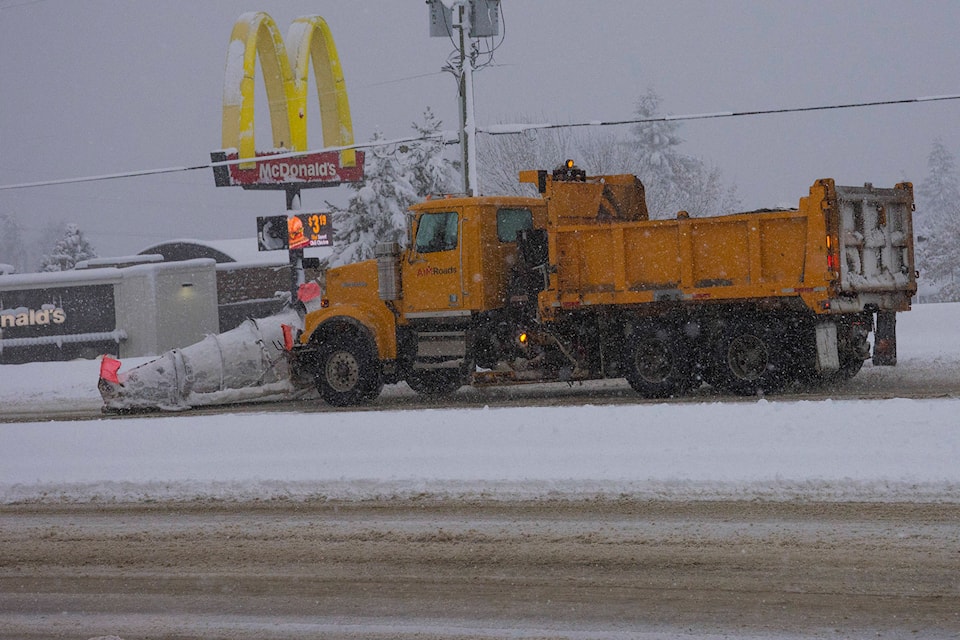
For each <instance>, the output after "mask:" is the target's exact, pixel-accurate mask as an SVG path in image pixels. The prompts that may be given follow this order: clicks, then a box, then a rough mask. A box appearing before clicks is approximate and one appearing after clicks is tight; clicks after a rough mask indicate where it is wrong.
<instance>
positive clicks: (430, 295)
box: [403, 210, 464, 313]
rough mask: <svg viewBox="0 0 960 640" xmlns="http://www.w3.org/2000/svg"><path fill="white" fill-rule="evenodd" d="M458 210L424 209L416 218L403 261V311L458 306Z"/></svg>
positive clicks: (460, 279) (460, 273)
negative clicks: (427, 210) (412, 234)
mask: <svg viewBox="0 0 960 640" xmlns="http://www.w3.org/2000/svg"><path fill="white" fill-rule="evenodd" d="M461 225H462V216H461V215H460V212H458V211H456V210H453V211H437V212H433V211H430V212H424V213H422V214H421V215H420V217H419V219H418V220H417V222H416V229H415V235H414V241H413V251H412V252H411V254H410V257H409V259H408V260H407V261H406V264H404V269H403V270H404V272H403V297H404V307H405V310H406V312H407V313H411V312H412V313H428V312H442V311H451V310H461V309H462V308H463V306H464V302H463V246H462V243H461V242H460V227H461Z"/></svg>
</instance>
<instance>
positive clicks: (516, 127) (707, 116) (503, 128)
mask: <svg viewBox="0 0 960 640" xmlns="http://www.w3.org/2000/svg"><path fill="white" fill-rule="evenodd" d="M944 100H960V94H954V95H943V96H925V97H922V98H904V99H902V100H876V101H873V102H851V103H847V104H832V105H821V106H816V107H785V108H780V109H755V110H752V111H717V112H713V113H694V114H689V115H679V116H653V117H647V118H631V119H628V120H591V121H587V122H570V123H565V124H546V123H543V124H500V125H491V126H486V127H482V128H480V127H478V128H477V130H478V131H480V132H482V133H486V134H489V135H492V136H502V135H512V134H517V133H523V132H524V131H530V130H541V129H561V128H572V127H608V126H618V125H625V124H643V123H647V122H677V121H683V120H711V119H716V118H739V117H744V116H763V115H771V114H781V113H804V112H809V111H830V110H835V109H857V108H863V107H880V106H889V105H895V104H911V103H916V102H937V101H944Z"/></svg>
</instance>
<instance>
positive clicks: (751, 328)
mask: <svg viewBox="0 0 960 640" xmlns="http://www.w3.org/2000/svg"><path fill="white" fill-rule="evenodd" d="M713 360H714V362H713V366H712V367H711V370H712V373H713V375H712V376H711V383H712V384H715V385H716V386H718V387H719V388H720V389H722V390H724V391H730V392H733V393H736V394H738V395H748V396H749V395H755V394H757V393H759V392H764V391H777V390H779V389H782V388H783V387H784V386H785V385H786V384H787V382H788V380H789V373H790V362H791V358H790V357H789V354H788V353H787V351H786V349H784V348H783V346H782V345H781V344H780V340H779V337H778V335H777V332H776V331H775V330H774V329H773V328H767V327H764V326H762V325H761V323H759V322H735V323H731V324H730V325H728V326H727V327H726V328H725V329H724V331H723V332H722V333H721V335H720V339H719V340H718V342H717V348H716V351H715V352H714V358H713Z"/></svg>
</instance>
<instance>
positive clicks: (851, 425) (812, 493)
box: [0, 304, 960, 503]
mask: <svg viewBox="0 0 960 640" xmlns="http://www.w3.org/2000/svg"><path fill="white" fill-rule="evenodd" d="M958 326H960V304H940V305H919V306H917V307H916V308H915V309H914V311H911V312H910V313H905V314H901V315H900V316H899V319H898V342H899V347H900V353H899V356H900V357H899V360H900V365H899V366H898V367H895V368H880V367H871V366H870V365H869V364H868V365H867V366H865V367H864V371H863V372H862V373H861V375H860V376H858V378H856V379H854V381H853V382H852V384H862V385H864V386H865V388H866V387H868V386H869V384H870V381H871V380H875V379H876V378H877V377H879V376H884V377H893V379H894V380H899V379H903V380H912V381H914V382H915V381H916V380H921V381H922V380H924V379H925V377H929V378H930V379H931V380H932V379H935V378H936V379H940V380H942V379H943V377H944V373H946V374H947V375H953V374H954V372H956V373H957V375H960V331H958V330H957V327H958ZM98 367H99V364H98V362H97V361H83V360H81V361H76V362H71V363H35V364H29V365H5V366H0V373H2V374H4V378H3V379H4V384H3V385H2V386H0V422H2V416H3V415H4V414H7V413H8V412H10V413H12V412H16V411H18V410H22V409H23V408H25V407H29V406H40V407H44V408H48V409H49V410H50V411H51V412H55V411H56V410H57V409H58V407H61V406H64V405H69V406H84V405H85V403H90V404H91V405H92V406H94V407H98V406H99V404H100V398H99V394H98V392H97V389H96V380H97V373H98ZM557 388H558V391H557V392H558V393H562V389H563V387H562V386H559V387H557ZM386 393H387V394H403V393H409V391H407V390H406V387H405V386H404V385H397V386H396V387H391V388H388V389H387V390H386ZM21 396H23V397H25V398H26V400H24V399H23V398H21ZM24 402H26V403H27V404H26V405H25V404H24ZM53 415H55V414H54V413H51V420H50V421H36V422H22V423H8V424H0V503H10V502H17V501H35V500H47V501H60V500H74V501H129V500H193V499H207V498H209V499H219V500H271V499H292V500H311V499H342V500H378V499H392V498H397V497H401V498H410V499H423V498H429V499H440V500H446V499H457V498H471V499H491V500H506V499H518V498H522V499H546V498H568V499H569V498H573V499H593V498H595V497H600V498H604V499H619V498H620V497H622V496H627V497H632V498H638V499H645V498H648V499H666V500H687V499H703V500H715V499H745V500H749V499H760V500H811V501H812V500H825V501H834V500H836V501H851V500H856V501H916V502H951V503H957V502H960V464H957V460H958V459H960V429H958V428H957V427H958V425H960V418H958V417H957V416H960V399H957V398H942V399H933V400H909V399H891V400H877V401H868V400H856V401H829V400H827V401H802V402H798V401H788V400H781V399H778V398H776V397H775V396H774V397H770V398H767V399H763V400H752V401H750V400H744V401H738V402H724V403H713V402H709V403H699V404H698V403H663V404H639V405H631V406H623V405H620V406H593V405H586V406H569V407H540V408H532V407H522V408H468V409H430V410H421V411H370V410H364V411H330V412H321V413H295V412H269V413H267V412H259V413H251V412H245V413H224V414H220V415H212V416H200V415H196V414H194V413H191V412H184V413H177V414H166V415H163V416H156V415H154V416H151V417H143V418H123V419H116V418H113V419H103V420H90V421H80V422H57V421H55V419H54V418H53V417H52V416H53Z"/></svg>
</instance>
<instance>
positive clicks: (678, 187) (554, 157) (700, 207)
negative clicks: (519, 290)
mask: <svg viewBox="0 0 960 640" xmlns="http://www.w3.org/2000/svg"><path fill="white" fill-rule="evenodd" d="M659 108H660V98H659V96H657V94H656V93H655V92H654V91H652V90H651V91H648V92H647V93H646V94H645V95H644V96H642V97H641V98H640V100H639V101H638V103H637V107H636V115H637V116H638V117H639V118H640V119H643V118H649V119H651V120H653V121H651V122H642V123H638V124H636V125H634V127H633V128H632V131H631V134H632V135H631V136H627V137H624V136H622V135H618V134H616V133H612V132H609V131H608V130H604V129H600V128H597V127H584V128H580V129H551V130H547V131H536V132H531V133H530V134H529V135H527V134H518V135H499V136H483V137H481V138H480V144H479V145H478V147H477V157H478V161H479V163H480V186H481V188H482V190H483V193H485V194H515V195H532V194H533V191H532V187H531V186H530V185H521V184H519V183H518V180H517V174H518V172H520V171H522V170H525V169H548V170H550V169H554V168H556V167H558V166H560V165H561V164H562V163H563V161H564V160H566V159H568V158H572V159H573V160H574V161H575V162H576V163H577V166H579V167H580V168H581V169H584V170H585V171H586V172H587V173H588V174H593V175H597V174H604V173H633V174H635V175H637V176H638V177H639V178H640V179H641V180H642V181H643V184H644V187H645V188H646V195H647V208H648V209H649V210H650V214H651V216H653V217H672V216H673V215H676V212H677V211H679V210H681V209H683V210H685V211H687V212H688V213H690V214H691V215H694V216H698V215H711V214H722V213H730V212H731V211H734V210H735V209H737V208H738V207H739V205H740V203H739V200H738V198H737V195H736V188H735V187H725V186H724V184H723V180H722V175H721V172H720V170H719V169H717V168H715V167H710V166H708V165H707V164H706V163H704V162H703V161H702V160H700V159H698V158H694V157H692V156H688V155H685V154H683V153H681V152H680V150H679V145H680V144H681V143H682V142H683V140H682V139H681V138H680V136H679V135H678V133H677V132H678V130H679V127H680V123H678V122H665V121H660V120H656V118H658V117H659ZM523 120H527V121H531V120H530V119H528V118H521V121H523Z"/></svg>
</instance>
